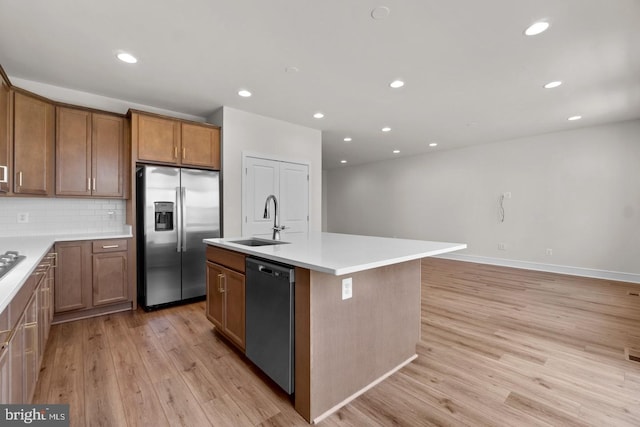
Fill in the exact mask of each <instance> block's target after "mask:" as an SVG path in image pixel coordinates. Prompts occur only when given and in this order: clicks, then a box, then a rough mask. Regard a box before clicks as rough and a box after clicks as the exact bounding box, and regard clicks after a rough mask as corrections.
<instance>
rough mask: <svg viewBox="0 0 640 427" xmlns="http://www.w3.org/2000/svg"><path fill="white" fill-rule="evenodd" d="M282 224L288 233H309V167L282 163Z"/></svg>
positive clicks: (280, 199) (280, 198)
mask: <svg viewBox="0 0 640 427" xmlns="http://www.w3.org/2000/svg"><path fill="white" fill-rule="evenodd" d="M278 200H279V201H280V203H281V204H282V209H281V211H280V223H281V225H284V226H286V227H287V228H286V229H285V230H284V231H285V232H286V233H306V232H307V231H309V166H308V165H301V164H297V163H285V162H280V197H279V198H278Z"/></svg>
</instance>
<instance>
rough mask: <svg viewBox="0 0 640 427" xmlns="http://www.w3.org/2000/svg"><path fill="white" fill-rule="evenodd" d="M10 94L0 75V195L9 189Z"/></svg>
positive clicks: (10, 167) (10, 166) (7, 85)
mask: <svg viewBox="0 0 640 427" xmlns="http://www.w3.org/2000/svg"><path fill="white" fill-rule="evenodd" d="M10 106H11V93H10V91H9V84H8V83H7V82H5V81H4V78H3V77H2V75H1V74H0V194H5V193H8V192H9V189H10V188H11V184H10V181H11V180H10V175H11V170H12V165H11V145H12V144H11V142H12V141H11V121H10V120H11V116H10V113H11V107H10Z"/></svg>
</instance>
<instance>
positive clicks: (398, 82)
mask: <svg viewBox="0 0 640 427" xmlns="http://www.w3.org/2000/svg"><path fill="white" fill-rule="evenodd" d="M389 86H391V87H392V88H394V89H398V88H400V87H402V86H404V82H403V81H402V80H394V81H392V82H391V83H389Z"/></svg>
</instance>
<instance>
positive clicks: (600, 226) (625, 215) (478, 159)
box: [325, 120, 640, 280]
mask: <svg viewBox="0 0 640 427" xmlns="http://www.w3.org/2000/svg"><path fill="white" fill-rule="evenodd" d="M325 174H326V186H327V188H326V205H327V206H326V209H327V229H328V231H332V232H343V233H354V234H370V235H379V236H396V237H402V238H415V239H424V240H440V241H450V242H464V243H467V244H468V249H467V250H466V251H464V254H467V255H472V256H479V257H488V259H489V261H491V260H494V261H495V260H497V259H510V260H516V261H524V262H530V263H535V264H538V265H543V264H555V265H560V266H568V267H576V268H579V269H583V270H584V271H586V270H590V269H594V270H598V271H604V272H607V271H609V272H623V273H631V274H632V275H637V274H638V273H640V121H639V120H635V121H630V122H623V123H617V124H611V125H605V126H598V127H591V128H582V129H578V130H572V131H566V132H559V133H552V134H546V135H540V136H534V137H529V138H522V139H516V140H510V141H504V142H498V143H493V144H487V145H481V146H476V147H469V148H464V149H458V150H450V151H439V152H433V153H430V154H425V155H422V156H416V157H408V158H400V159H395V160H391V161H385V162H379V163H373V164H368V165H362V166H351V167H345V168H338V169H332V170H328V171H326V172H325ZM504 192H511V195H512V198H511V199H506V200H505V201H504V207H505V220H504V222H500V221H499V215H498V199H499V197H500V195H501V194H502V193H504ZM498 243H506V248H507V250H506V251H500V250H498ZM547 248H550V249H552V250H553V255H551V256H548V255H546V254H545V253H546V249H547ZM470 258H473V257H470ZM478 260H480V258H478ZM507 264H508V263H507ZM550 270H551V271H553V269H552V268H551V269H550ZM587 275H589V274H587ZM594 275H596V276H598V274H594ZM622 277H623V279H624V278H625V276H624V275H623V276H622ZM626 278H628V279H630V280H634V279H635V278H640V276H636V277H626Z"/></svg>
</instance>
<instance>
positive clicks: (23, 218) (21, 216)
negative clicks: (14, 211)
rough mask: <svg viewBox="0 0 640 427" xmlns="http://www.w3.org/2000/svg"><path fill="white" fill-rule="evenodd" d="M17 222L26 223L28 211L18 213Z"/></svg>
mask: <svg viewBox="0 0 640 427" xmlns="http://www.w3.org/2000/svg"><path fill="white" fill-rule="evenodd" d="M17 220H18V224H26V223H27V222H29V212H21V213H19V214H18V218H17Z"/></svg>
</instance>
